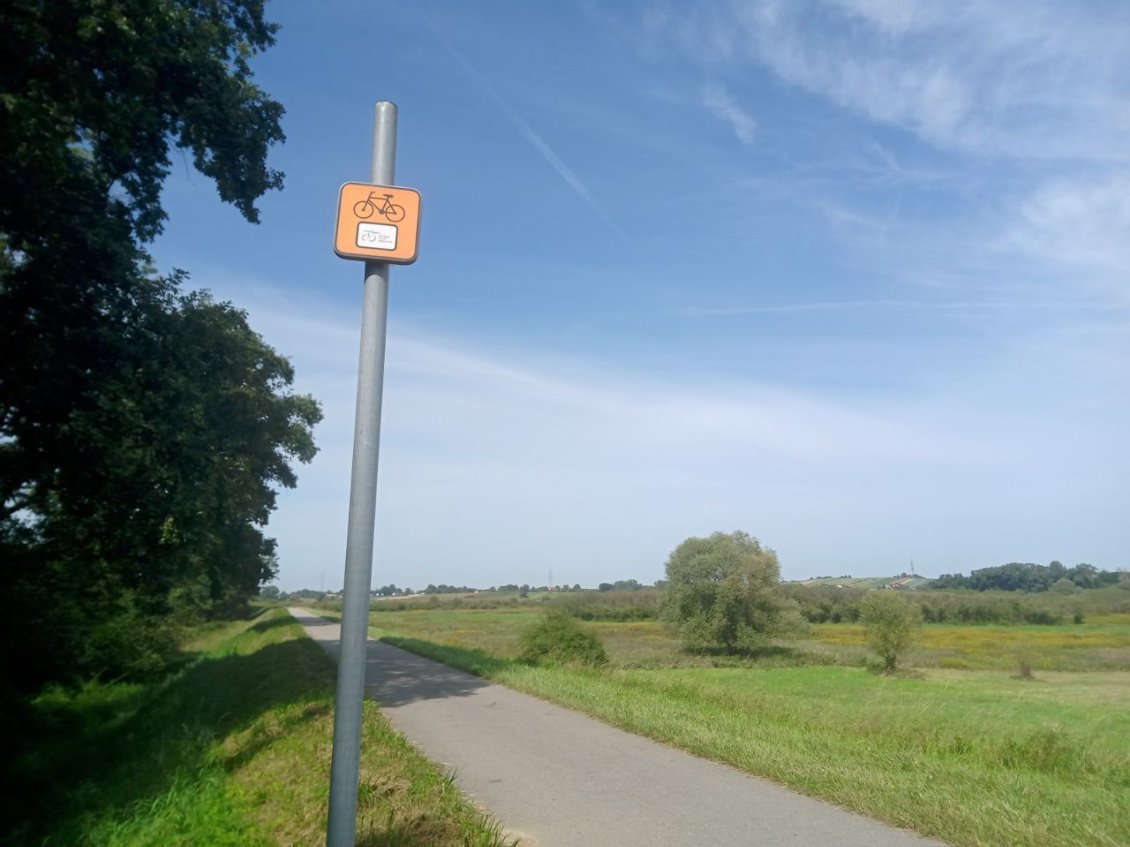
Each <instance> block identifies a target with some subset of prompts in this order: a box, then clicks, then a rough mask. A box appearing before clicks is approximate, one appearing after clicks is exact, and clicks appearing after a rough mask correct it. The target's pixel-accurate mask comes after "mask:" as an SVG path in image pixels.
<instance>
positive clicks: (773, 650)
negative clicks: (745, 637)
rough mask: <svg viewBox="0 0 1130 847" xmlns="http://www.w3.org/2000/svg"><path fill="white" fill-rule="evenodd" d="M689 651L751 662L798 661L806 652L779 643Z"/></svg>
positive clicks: (716, 657)
mask: <svg viewBox="0 0 1130 847" xmlns="http://www.w3.org/2000/svg"><path fill="white" fill-rule="evenodd" d="M687 652H688V653H691V654H692V655H695V656H707V657H709V658H713V659H744V660H745V661H749V662H771V663H772V662H781V661H787V662H790V663H796V662H797V660H798V659H799V658H800V657H801V656H803V655H804V654H803V653H802V652H801V651H799V650H797V649H796V648H795V647H783V646H781V645H778V644H766V645H764V646H761V647H749V648H743V647H732V648H725V647H699V648H697V649H693V650H691V649H688V650H687Z"/></svg>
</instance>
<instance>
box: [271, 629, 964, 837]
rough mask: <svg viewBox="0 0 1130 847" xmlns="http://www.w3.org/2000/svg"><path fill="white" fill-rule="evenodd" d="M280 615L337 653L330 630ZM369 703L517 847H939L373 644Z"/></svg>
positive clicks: (335, 634) (369, 655)
mask: <svg viewBox="0 0 1130 847" xmlns="http://www.w3.org/2000/svg"><path fill="white" fill-rule="evenodd" d="M290 613H291V614H292V615H293V616H294V617H295V618H296V619H297V620H298V621H299V622H300V623H301V624H302V625H303V627H304V628H305V629H306V632H307V633H308V634H309V635H310V637H311V638H313V639H314V640H315V641H317V642H318V643H319V644H321V645H322V646H323V647H324V648H325V649H326V650H327V651H328V652H329V653H330V654H331V655H332V656H334V657H335V659H336V658H337V655H338V642H339V639H340V628H339V626H338V624H336V623H331V622H329V621H326V620H325V619H323V618H320V617H318V616H317V615H316V614H315V613H313V612H311V611H309V610H306V609H298V608H292V609H290ZM366 695H367V696H369V697H372V698H374V699H375V700H376V701H377V702H378V703H379V704H380V707H381V711H382V712H384V714H385V715H386V716H387V718H388V719H389V721H390V722H391V724H392V725H393V727H394V728H395V729H396V730H397V731H398V732H400V733H401V734H402V735H404V736H405V737H406V738H407V739H408V740H409V741H411V742H412V743H413V744H414V745H415V746H416V747H417V748H418V749H419V750H421V751H422V752H423V753H424V755H426V756H427V757H428V758H429V759H431V760H432V761H434V762H438V763H440V764H442V766H443V767H445V768H446V769H447V770H449V771H451V772H454V774H455V782H456V785H458V787H459V789H460V790H461V791H462V792H463V794H464V795H465V796H467V797H469V798H470V799H471V800H472V801H473V802H475V803H477V804H478V805H480V806H481V807H483V808H484V809H486V810H487V811H489V812H490V813H491V814H492V815H493V817H494V818H495V819H496V820H497V821H498V822H499V823H500V824H502V826H504V827H505V828H506V829H507V830H508V831H511V832H516V833H520V834H522V835H523V836H525V839H524V840H523V842H522V843H523V844H531V845H538V847H573V846H574V845H591V847H600V845H610V847H612V845H614V847H665V845H672V847H673V846H674V845H680V847H681V845H718V847H729V845H734V847H737V845H742V847H753V846H754V845H756V847H777V845H805V847H825V845H827V847H832V845H834V846H835V847H929V846H930V845H933V847H941V845H942V842H939V841H932V840H929V839H926V838H922V837H920V836H917V835H914V834H912V833H908V832H905V831H902V830H899V829H894V828H893V827H890V826H887V825H885V824H881V823H877V822H875V821H872V820H870V819H868V818H864V817H861V816H859V815H856V814H853V813H851V812H846V811H844V810H843V809H840V808H838V807H835V806H832V805H830V804H827V803H823V802H821V801H819V800H813V799H812V798H810V797H804V796H802V795H800V794H795V793H793V792H791V791H789V790H787V789H784V788H782V787H780V786H778V785H775V784H774V783H771V782H768V781H767V780H764V779H759V778H757V777H752V776H749V775H747V774H743V773H741V772H740V771H737V770H735V769H733V768H731V767H728V766H726V765H721V764H718V763H716V762H711V761H708V760H705V759H699V758H697V757H695V756H692V755H690V754H689V753H684V752H682V751H680V750H676V749H674V748H671V747H666V746H664V745H663V744H659V743H658V742H655V741H651V740H649V739H646V738H643V737H641V736H638V735H632V734H631V733H628V732H624V731H622V730H619V729H615V728H613V727H611V726H609V725H607V724H604V723H601V722H600V721H597V720H594V719H592V718H589V717H586V716H585V715H582V714H580V713H577V712H572V711H569V710H568V709H564V708H561V707H559V706H555V705H553V704H551V703H547V702H545V701H544V700H539V699H537V698H536V697H531V696H529V695H526V694H520V693H518V692H516V691H512V690H511V689H509V688H505V687H503V686H501V685H495V684H493V683H491V682H488V681H486V680H484V679H481V678H479V677H476V676H472V675H471V674H468V673H464V672H463V671H459V670H456V669H454V668H451V667H448V666H447V665H443V664H440V663H438V662H433V661H430V660H428V659H424V658H422V657H420V656H416V655H414V654H412V653H408V652H406V651H404V650H400V649H397V648H396V647H392V646H390V645H388V644H382V643H381V642H379V641H373V640H370V641H369V644H368V648H367V656H366Z"/></svg>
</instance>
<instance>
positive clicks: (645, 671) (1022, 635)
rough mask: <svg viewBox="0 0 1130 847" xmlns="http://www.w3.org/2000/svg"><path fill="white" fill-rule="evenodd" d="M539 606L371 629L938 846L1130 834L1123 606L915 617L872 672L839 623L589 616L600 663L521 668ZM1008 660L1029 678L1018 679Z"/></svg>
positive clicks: (393, 619)
mask: <svg viewBox="0 0 1130 847" xmlns="http://www.w3.org/2000/svg"><path fill="white" fill-rule="evenodd" d="M537 614H538V613H537V611H536V609H534V608H522V607H518V608H499V609H467V608H454V609H453V608H442V607H441V608H430V609H428V608H421V609H419V610H416V611H395V612H393V611H387V612H386V611H380V612H375V613H374V614H373V616H372V618H371V623H372V625H373V627H372V631H373V633H374V634H375V635H379V636H382V637H384V638H385V640H387V641H390V642H391V643H395V644H400V645H402V646H405V647H408V648H409V649H413V650H415V651H417V652H420V653H424V654H426V655H431V656H433V657H435V658H439V659H441V660H443V661H446V662H449V663H451V664H454V665H458V666H462V667H465V668H468V669H470V670H472V671H474V672H476V673H479V674H481V675H484V676H487V677H490V678H492V679H495V680H498V681H500V682H503V683H505V684H507V685H510V686H512V687H514V688H517V689H520V690H523V691H527V692H529V693H532V694H536V695H538V696H540V697H544V698H546V699H550V700H554V701H556V702H559V703H562V704H564V705H567V706H570V707H573V708H577V709H580V710H582V711H585V712H588V713H589V714H592V715H594V716H596V717H599V718H601V719H603V720H606V721H608V722H610V723H613V724H616V725H618V726H621V727H624V728H625V729H628V730H631V731H633V732H638V733H641V734H644V735H649V736H652V737H654V738H657V739H660V740H663V741H665V742H668V743H671V744H675V745H677V746H680V747H683V748H685V749H687V750H690V751H692V752H694V753H697V754H699V755H703V756H707V757H710V758H713V759H717V760H719V761H724V762H727V763H730V764H732V765H735V766H737V767H739V768H742V769H743V770H746V771H749V772H751V773H756V774H760V775H764V776H767V777H769V778H771V779H774V780H776V781H778V782H780V783H783V784H786V785H790V786H793V787H795V788H797V789H799V790H801V791H804V792H805V793H808V794H811V795H813V796H817V797H821V798H824V799H827V800H830V801H832V802H835V803H838V804H840V805H842V806H845V807H847V808H851V809H854V810H857V811H859V812H862V813H864V814H867V815H869V816H872V817H875V818H878V819H881V820H885V821H888V822H890V823H892V824H895V825H897V826H902V827H907V828H910V829H914V830H916V831H919V832H921V833H924V834H928V835H932V836H935V837H937V838H940V839H942V840H945V841H948V842H951V843H953V844H958V845H1032V847H1035V846H1036V845H1064V844H1071V845H1080V846H1082V845H1096V847H1098V845H1103V847H1114V845H1125V844H1130V673H1128V672H1127V671H1128V670H1130V616H1108V617H1107V618H1103V619H1101V621H1097V622H1095V623H1089V624H1085V625H1067V626H1056V627H1048V626H1040V627H999V626H950V625H938V626H927V627H926V628H925V629H924V630H923V633H922V639H921V642H920V646H919V648H918V649H917V650H916V651H915V653H914V654H913V655H912V656H910V657H909V659H910V664H912V665H915V666H916V667H915V668H913V669H912V670H911V671H910V672H909V673H907V674H905V675H904V676H902V677H899V678H884V677H881V676H878V675H876V674H873V673H869V672H868V670H867V669H866V668H865V667H863V666H862V664H863V662H864V658H865V655H866V649H865V646H864V643H863V633H862V630H861V628H859V627H858V626H854V625H849V624H828V625H820V626H816V627H814V628H813V632H812V635H811V636H810V638H809V639H808V640H806V641H805V642H800V643H797V644H794V645H788V646H785V645H783V646H780V647H778V648H777V649H774V650H769V651H766V653H765V654H764V655H763V656H761V657H755V658H744V659H743V658H719V657H709V656H688V655H686V654H683V653H680V651H679V650H678V647H677V644H676V643H675V642H673V641H672V640H671V639H670V638H669V637H668V636H667V634H666V633H664V631H663V630H662V629H661V628H660V627H659V625H658V624H656V623H655V622H653V621H643V622H630V623H609V622H600V623H596V624H591V625H590V626H591V628H592V629H594V630H595V631H597V632H599V633H600V635H601V636H602V637H603V638H604V642H605V645H606V647H607V649H608V653H609V655H610V657H611V667H610V669H609V670H607V671H604V672H596V671H584V670H578V669H569V668H560V667H527V666H523V665H520V664H517V663H515V662H513V661H512V658H513V656H514V655H515V651H516V648H517V639H518V635H519V633H520V632H521V630H522V629H523V627H524V626H527V625H529V624H530V623H531V622H532V621H534V620H536V619H537ZM1018 658H1024V659H1025V661H1028V662H1030V663H1031V666H1032V667H1033V668H1035V669H1036V679H1035V680H1023V679H1018V678H1016V672H1017V668H1018ZM963 663H964V664H963ZM946 665H949V667H946ZM960 667H969V668H988V669H990V670H958V669H955V668H960Z"/></svg>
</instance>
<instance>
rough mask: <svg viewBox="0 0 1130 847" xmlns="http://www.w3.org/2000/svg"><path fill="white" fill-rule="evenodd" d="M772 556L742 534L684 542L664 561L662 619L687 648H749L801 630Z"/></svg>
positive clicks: (793, 603) (774, 555)
mask: <svg viewBox="0 0 1130 847" xmlns="http://www.w3.org/2000/svg"><path fill="white" fill-rule="evenodd" d="M780 579H781V566H780V564H779V563H778V561H777V554H776V553H774V552H773V551H772V550H771V549H769V548H768V547H763V546H762V545H761V542H760V541H758V540H757V539H756V538H754V537H753V536H751V535H750V534H749V533H746V532H741V531H738V532H733V533H724V532H716V533H714V534H713V535H711V536H710V537H709V538H688V539H687V540H686V541H684V542H683V543H682V544H680V545H679V546H678V547H676V548H675V550H674V551H673V552H672V553H671V555H670V557H669V558H668V559H667V584H666V586H665V587H664V589H663V601H662V607H661V615H662V617H663V619H664V620H665V621H667V622H668V624H670V625H671V626H672V627H673V628H674V629H675V630H676V631H677V632H678V634H679V637H680V639H681V640H682V642H683V644H684V646H686V647H687V648H689V649H712V648H713V649H718V648H720V649H723V650H726V651H730V652H732V651H736V650H748V649H755V648H757V647H760V646H763V645H764V644H765V643H766V642H767V640H768V639H769V638H770V637H772V636H776V635H788V634H791V633H794V632H796V631H798V630H799V629H802V628H803V621H802V620H801V618H800V613H799V611H798V610H797V605H796V603H795V602H794V601H792V600H789V599H788V598H786V597H784V596H783V595H782V594H781V592H780Z"/></svg>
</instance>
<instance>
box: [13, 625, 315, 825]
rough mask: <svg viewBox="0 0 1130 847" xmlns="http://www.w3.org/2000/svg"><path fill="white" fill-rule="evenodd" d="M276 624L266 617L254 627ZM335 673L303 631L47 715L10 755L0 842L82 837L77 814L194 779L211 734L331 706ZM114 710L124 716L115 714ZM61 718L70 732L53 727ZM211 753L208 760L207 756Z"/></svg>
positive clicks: (137, 800)
mask: <svg viewBox="0 0 1130 847" xmlns="http://www.w3.org/2000/svg"><path fill="white" fill-rule="evenodd" d="M289 623H291V620H290V619H289V618H282V619H281V621H280V623H279V624H275V623H274V621H263V622H260V623H259V624H256V625H255V626H254V627H252V629H254V628H256V627H260V626H262V627H264V629H266V628H270V627H269V626H265V625H267V624H270V625H280V626H281V625H285V624H289ZM333 677H334V671H333V667H332V665H331V664H330V663H329V662H328V661H327V659H326V656H325V654H324V653H323V652H322V651H321V650H320V649H319V648H318V647H317V645H315V644H314V643H313V642H311V641H309V640H308V639H300V640H292V641H285V642H282V643H276V644H269V645H267V646H265V647H263V648H261V649H259V650H257V651H256V652H254V653H251V654H249V655H227V656H223V657H219V658H208V659H201V660H199V661H197V662H195V663H193V664H192V665H190V666H189V667H187V668H185V669H184V670H182V671H180V672H179V673H178V674H176V675H174V676H172V677H170V678H169V679H167V680H166V681H165V682H163V683H159V684H156V685H154V686H153V687H151V688H147V689H138V688H133V687H131V688H130V689H128V690H127V692H126V693H125V695H124V696H122V697H120V698H117V699H114V698H110V699H109V700H108V701H107V702H106V703H96V704H94V706H93V709H94V710H93V711H92V712H90V713H88V712H87V708H88V704H87V703H85V702H84V703H82V705H81V706H79V707H75V708H74V709H72V712H71V714H70V715H64V714H61V713H62V712H65V710H64V709H58V710H55V711H56V712H57V713H56V714H54V715H52V716H48V719H47V720H45V721H44V724H43V725H41V726H40V728H39V729H40V732H42V733H44V737H43V738H42V739H37V741H39V742H40V743H36V744H32V745H29V749H30V753H29V754H27V755H25V756H23V757H22V758H21V760H20V761H19V762H16V763H13V768H12V769H13V770H14V771H15V773H14V774H13V776H15V777H16V779H17V780H18V781H17V783H16V784H17V786H18V788H17V793H16V794H15V795H12V794H9V796H8V800H9V801H14V802H13V806H12V814H11V815H9V816H8V817H6V819H5V823H6V824H8V825H13V828H12V829H10V830H8V831H7V832H6V833H5V834H4V835H3V836H0V843H5V844H32V843H40V842H42V841H43V840H44V839H47V838H50V839H51V841H50V843H59V844H63V843H68V844H70V843H81V835H82V821H83V820H86V819H89V818H95V819H102V818H106V817H109V818H118V817H126V816H128V815H129V813H130V810H131V809H133V808H136V807H139V806H144V805H145V804H147V803H151V802H153V801H154V800H156V799H157V798H158V797H160V796H162V795H163V794H165V793H166V792H167V791H169V789H170V787H171V786H172V785H173V782H174V780H176V779H181V780H183V779H184V778H185V777H186V776H187V777H188V778H190V779H191V778H193V777H194V776H195V775H196V774H198V773H200V772H201V771H202V770H203V769H204V768H205V767H206V766H207V765H208V764H209V761H210V760H209V748H210V747H211V745H212V742H213V741H216V740H219V739H222V738H224V737H225V736H227V735H228V734H230V733H232V732H236V731H238V730H240V729H242V728H244V727H247V726H248V725H249V724H251V723H252V722H253V721H255V720H256V719H257V718H259V717H260V716H261V715H263V714H264V713H265V712H267V711H269V710H271V709H274V708H276V707H280V706H287V705H291V704H296V703H306V704H307V707H306V708H303V709H300V710H298V712H297V717H296V718H294V719H293V720H292V723H302V722H306V721H309V720H314V719H316V718H317V717H318V716H319V715H321V714H324V713H325V712H326V710H327V709H329V708H330V705H329V704H330V701H329V695H330V692H331V691H332V686H333ZM114 710H117V713H119V714H121V715H124V717H122V718H121V719H120V720H117V721H111V720H108V719H107V715H108V714H110V713H112V712H113V711H114ZM60 721H63V722H64V723H66V724H68V725H69V729H70V732H69V733H68V734H67V735H64V736H59V735H57V734H55V733H53V732H52V725H53V724H54V725H55V727H56V728H57V726H58V724H59V722H60ZM268 743H270V742H269V738H266V737H264V738H262V739H255V740H253V741H252V742H251V743H250V744H249V745H248V746H249V747H250V748H252V749H248V750H241V751H240V753H239V755H238V757H236V758H233V760H232V761H230V762H225V765H226V766H227V767H229V768H231V767H234V766H235V765H237V764H239V763H240V762H242V761H244V760H246V759H247V758H249V757H250V756H253V755H254V753H255V752H257V751H258V750H259V749H261V748H262V746H264V745H265V744H268ZM211 761H214V760H211Z"/></svg>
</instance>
